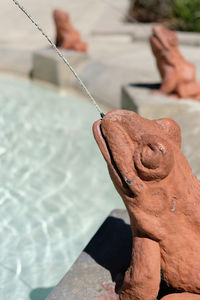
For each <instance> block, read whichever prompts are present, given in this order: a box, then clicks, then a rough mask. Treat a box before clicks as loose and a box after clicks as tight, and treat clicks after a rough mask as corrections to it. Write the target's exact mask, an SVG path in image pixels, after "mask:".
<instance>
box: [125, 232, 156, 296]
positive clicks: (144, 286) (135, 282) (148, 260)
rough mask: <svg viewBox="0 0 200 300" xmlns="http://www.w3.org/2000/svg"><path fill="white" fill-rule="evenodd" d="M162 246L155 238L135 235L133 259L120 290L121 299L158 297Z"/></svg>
mask: <svg viewBox="0 0 200 300" xmlns="http://www.w3.org/2000/svg"><path fill="white" fill-rule="evenodd" d="M160 268H161V265H160V247H159V244H158V243H157V242H155V241H153V240H150V239H148V238H142V237H135V238H134V240H133V252H132V261H131V265H130V267H129V269H128V270H127V271H126V274H125V277H124V282H123V285H122V288H121V291H120V299H121V300H153V299H156V297H157V295H158V291H159V286H160Z"/></svg>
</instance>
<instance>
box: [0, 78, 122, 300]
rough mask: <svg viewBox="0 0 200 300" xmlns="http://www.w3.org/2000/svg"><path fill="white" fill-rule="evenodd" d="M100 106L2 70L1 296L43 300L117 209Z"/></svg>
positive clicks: (0, 163)
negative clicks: (101, 143) (100, 130)
mask: <svg viewBox="0 0 200 300" xmlns="http://www.w3.org/2000/svg"><path fill="white" fill-rule="evenodd" d="M97 118H99V116H98V114H97V112H96V110H95V108H94V107H93V106H92V105H91V104H90V103H87V102H86V101H85V100H83V99H78V98H77V96H73V95H72V94H66V93H65V94H61V93H59V92H58V91H55V90H52V89H49V88H48V89H47V88H44V87H41V86H39V85H37V84H36V83H32V82H29V81H25V80H18V79H13V78H12V79H11V78H8V77H5V76H0V170H1V171H0V223H1V226H0V240H1V255H0V283H1V284H0V295H1V296H0V298H1V300H8V299H9V300H25V299H30V300H42V299H45V296H47V293H48V292H50V287H53V286H54V285H55V284H57V283H58V281H59V280H60V279H61V278H62V276H63V275H64V274H65V273H66V271H67V270H68V268H69V267H70V266H71V264H72V263H73V262H74V260H75V259H76V258H77V256H78V255H79V253H80V252H81V250H82V249H83V248H84V246H85V245H86V244H87V242H88V241H89V240H90V238H91V237H92V235H93V234H94V233H95V231H96V230H97V229H98V227H99V225H100V224H101V223H102V222H103V220H104V219H105V217H106V216H107V215H108V214H109V212H110V211H111V210H112V209H113V208H118V207H119V208H120V207H122V202H121V200H120V199H119V196H118V195H117V194H116V192H115V190H114V187H113V186H112V183H111V180H110V178H109V176H108V173H107V169H106V165H105V162H104V159H103V158H102V155H101V154H100V152H99V149H98V147H97V146H96V143H95V141H94V139H93V136H92V130H91V127H92V123H93V122H94V121H95V120H96V119H97Z"/></svg>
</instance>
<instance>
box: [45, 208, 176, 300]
mask: <svg viewBox="0 0 200 300" xmlns="http://www.w3.org/2000/svg"><path fill="white" fill-rule="evenodd" d="M131 250H132V234H131V228H130V223H129V217H128V213H127V211H125V210H114V211H113V212H112V213H111V214H110V216H109V217H108V218H107V219H106V220H105V222H104V223H103V225H102V226H101V227H100V229H99V230H98V231H97V233H96V234H95V236H94V237H93V239H92V240H91V241H90V243H89V244H88V245H87V247H86V248H85V249H84V251H83V252H82V253H81V255H80V257H79V258H78V259H77V261H76V262H75V263H74V265H73V266H72V268H71V269H70V270H69V272H68V273H67V274H66V275H65V276H64V278H63V279H62V280H61V281H60V282H59V283H58V285H57V286H56V287H55V288H54V289H53V290H52V291H51V293H50V294H49V296H48V297H47V298H46V300H95V299H97V296H99V295H102V294H105V293H106V291H105V289H104V288H103V283H112V282H115V283H116V291H118V290H119V289H120V286H121V284H122V282H123V277H124V274H125V271H126V270H127V268H128V266H129V265H130V260H131ZM174 292H176V291H175V290H174V289H172V288H170V287H169V286H168V285H167V284H166V282H164V281H163V280H161V284H160V291H159V295H158V299H160V298H162V297H163V296H165V295H167V294H169V293H174Z"/></svg>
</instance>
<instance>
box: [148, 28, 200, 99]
mask: <svg viewBox="0 0 200 300" xmlns="http://www.w3.org/2000/svg"><path fill="white" fill-rule="evenodd" d="M150 44H151V48H152V51H153V54H154V56H155V58H156V62H157V67H158V70H159V72H160V76H161V78H162V84H161V88H160V91H161V92H163V93H165V94H172V95H174V96H176V97H177V98H193V99H196V100H200V83H198V82H197V81H196V74H195V67H194V65H193V64H191V63H189V62H187V61H186V60H185V59H184V57H183V56H182V54H181V53H180V51H179V49H178V38H177V35H176V33H175V32H174V31H171V30H168V29H165V28H164V27H163V26H160V25H155V26H153V34H152V36H151V37H150Z"/></svg>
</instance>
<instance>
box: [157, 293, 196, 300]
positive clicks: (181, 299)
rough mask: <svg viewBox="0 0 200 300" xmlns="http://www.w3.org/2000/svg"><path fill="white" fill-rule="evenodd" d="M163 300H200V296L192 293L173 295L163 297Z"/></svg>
mask: <svg viewBox="0 0 200 300" xmlns="http://www.w3.org/2000/svg"><path fill="white" fill-rule="evenodd" d="M161 300H200V295H197V294H191V293H180V294H171V295H167V296H165V297H163V298H162V299H161Z"/></svg>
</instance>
